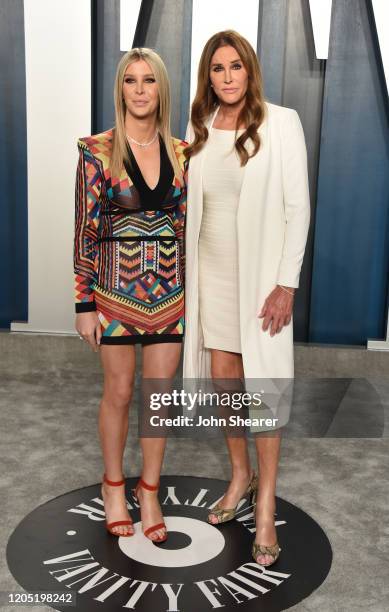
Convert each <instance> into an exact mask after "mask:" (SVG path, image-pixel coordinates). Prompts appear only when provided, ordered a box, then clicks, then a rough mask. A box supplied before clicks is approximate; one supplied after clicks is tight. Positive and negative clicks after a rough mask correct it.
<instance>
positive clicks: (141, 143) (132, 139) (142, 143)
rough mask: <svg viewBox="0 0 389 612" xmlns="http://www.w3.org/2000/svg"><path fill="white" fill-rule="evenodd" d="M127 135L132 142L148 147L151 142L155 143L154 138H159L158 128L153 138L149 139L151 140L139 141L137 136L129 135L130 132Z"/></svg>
mask: <svg viewBox="0 0 389 612" xmlns="http://www.w3.org/2000/svg"><path fill="white" fill-rule="evenodd" d="M126 136H127V140H129V141H130V142H133V143H134V144H136V145H138V147H148V146H150V145H151V144H153V142H154V140H155V139H156V138H157V136H158V130H156V131H155V134H154V136H153V138H152V139H151V140H149V142H138V141H137V140H135V138H131V136H129V135H128V134H126Z"/></svg>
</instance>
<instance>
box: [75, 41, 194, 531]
mask: <svg viewBox="0 0 389 612" xmlns="http://www.w3.org/2000/svg"><path fill="white" fill-rule="evenodd" d="M114 101H115V127H114V128H113V129H110V130H108V131H106V132H103V133H101V134H97V135H94V136H89V137H85V138H81V139H80V140H79V141H78V148H79V164H78V169H77V179H76V215H75V242H74V273H75V291H76V305H75V308H76V313H77V314H76V329H77V331H78V333H79V335H80V337H81V338H83V339H84V340H86V341H87V342H88V343H89V344H90V345H91V347H92V348H93V349H94V350H95V351H97V350H99V351H100V355H101V361H102V366H103V371H104V391H103V397H102V401H101V405H100V413H99V433H100V440H101V446H102V452H103V459H104V467H105V473H104V476H103V483H102V496H103V500H104V507H105V513H106V526H107V529H108V531H110V533H112V534H114V535H117V536H131V535H133V533H134V528H133V524H132V519H131V518H130V516H129V513H128V509H127V505H126V497H125V480H124V477H123V454H124V449H125V444H126V439H127V432H128V409H129V404H130V402H131V398H132V394H133V387H134V374H135V344H140V345H141V346H142V375H143V378H145V379H171V378H172V377H173V376H174V374H175V371H176V368H177V366H178V363H179V358H180V351H181V343H182V337H183V332H184V285H183V274H184V249H183V242H184V221H185V208H186V188H185V180H184V174H185V165H186V161H185V158H184V155H183V150H184V147H185V144H186V143H185V142H184V141H181V140H179V139H176V138H173V137H172V136H171V132H170V87H169V80H168V76H167V72H166V68H165V65H164V64H163V61H162V60H161V58H160V57H159V55H158V54H157V53H155V52H154V51H152V50H151V49H146V48H137V49H132V50H131V51H129V52H128V53H126V54H125V55H124V56H123V57H122V59H121V60H120V62H119V64H118V68H117V73H116V80H115V89H114ZM141 448H142V455H143V469H142V476H141V478H140V480H139V482H138V484H137V487H136V490H135V496H136V498H137V500H138V503H139V505H140V510H141V519H142V528H143V532H144V534H145V535H146V536H147V537H149V539H151V540H152V541H154V542H161V541H163V540H165V539H166V537H167V532H166V526H165V523H164V521H163V517H162V513H161V508H160V505H159V502H158V483H159V477H160V472H161V466H162V462H163V455H164V449H165V439H164V438H162V437H161V438H156V437H154V438H146V437H143V438H141Z"/></svg>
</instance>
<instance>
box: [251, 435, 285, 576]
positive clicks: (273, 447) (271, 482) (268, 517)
mask: <svg viewBox="0 0 389 612" xmlns="http://www.w3.org/2000/svg"><path fill="white" fill-rule="evenodd" d="M255 445H256V449H257V457H258V468H259V482H260V487H259V490H258V496H257V507H256V512H255V521H256V526H257V529H256V535H255V541H256V542H257V544H263V545H264V546H272V545H273V544H275V543H276V541H277V534H276V528H275V525H274V512H275V509H276V501H275V494H276V481H277V470H278V460H279V455H280V446H281V435H280V431H279V430H278V431H277V432H276V431H274V432H271V434H268V435H257V436H256V438H255ZM272 560H273V558H272V557H271V556H270V555H261V554H259V555H258V556H257V562H258V563H260V564H263V563H271V561H272Z"/></svg>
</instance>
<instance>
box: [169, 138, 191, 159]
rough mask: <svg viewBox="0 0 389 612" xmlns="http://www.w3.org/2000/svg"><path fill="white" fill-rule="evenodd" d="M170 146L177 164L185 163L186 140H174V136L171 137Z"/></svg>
mask: <svg viewBox="0 0 389 612" xmlns="http://www.w3.org/2000/svg"><path fill="white" fill-rule="evenodd" d="M172 145H173V149H174V152H175V154H176V156H177V159H178V161H179V163H180V164H181V165H183V164H184V163H185V161H186V157H185V155H184V151H185V149H186V147H187V146H188V143H187V142H186V140H181V139H180V138H175V137H174V136H172Z"/></svg>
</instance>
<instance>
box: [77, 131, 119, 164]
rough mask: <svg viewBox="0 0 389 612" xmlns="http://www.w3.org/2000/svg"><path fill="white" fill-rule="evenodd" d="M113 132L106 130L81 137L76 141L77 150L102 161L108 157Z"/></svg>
mask: <svg viewBox="0 0 389 612" xmlns="http://www.w3.org/2000/svg"><path fill="white" fill-rule="evenodd" d="M112 139H113V130H112V129H110V130H106V131H105V132H101V133H100V134H94V135H92V136H83V137H82V138H79V139H78V141H77V146H78V148H79V149H83V150H86V151H88V152H89V153H91V154H92V155H93V156H94V157H97V158H98V159H102V158H103V157H107V156H108V157H109V156H110V154H111V150H112Z"/></svg>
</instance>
